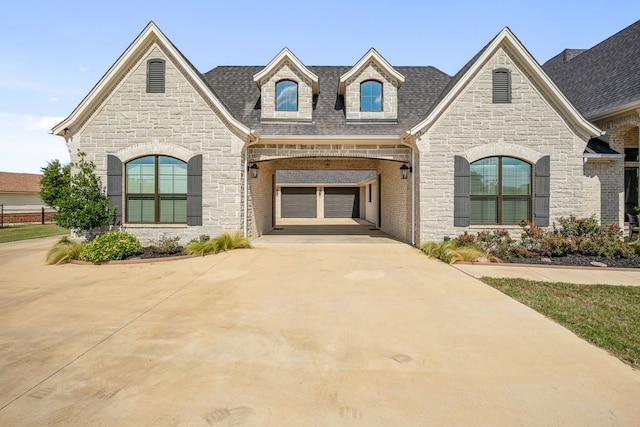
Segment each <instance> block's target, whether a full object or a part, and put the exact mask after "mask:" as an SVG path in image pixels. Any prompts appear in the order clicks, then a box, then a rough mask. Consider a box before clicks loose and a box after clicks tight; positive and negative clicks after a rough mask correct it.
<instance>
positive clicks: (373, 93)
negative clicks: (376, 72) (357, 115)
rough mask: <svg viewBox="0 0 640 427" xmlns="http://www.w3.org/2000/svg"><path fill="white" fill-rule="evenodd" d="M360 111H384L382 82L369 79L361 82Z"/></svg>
mask: <svg viewBox="0 0 640 427" xmlns="http://www.w3.org/2000/svg"><path fill="white" fill-rule="evenodd" d="M360 111H382V83H380V82H379V81H376V80H367V81H366V82H362V83H361V84H360Z"/></svg>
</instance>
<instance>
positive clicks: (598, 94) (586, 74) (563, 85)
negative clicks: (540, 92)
mask: <svg viewBox="0 0 640 427" xmlns="http://www.w3.org/2000/svg"><path fill="white" fill-rule="evenodd" d="M543 68H544V70H545V71H546V72H547V74H549V76H551V78H552V79H553V80H554V81H555V82H556V84H557V85H558V87H559V88H560V89H561V90H562V91H563V92H564V93H565V95H567V97H568V98H569V99H570V100H571V102H572V103H573V104H574V105H575V106H576V108H578V110H580V112H581V113H582V114H583V115H584V116H585V117H586V118H587V119H590V118H594V117H597V116H599V115H602V114H605V113H607V112H609V111H612V110H614V109H616V108H618V107H622V106H624V105H627V104H630V103H633V102H638V101H640V21H637V22H636V23H634V24H632V25H630V26H628V27H627V28H625V29H624V30H622V31H620V32H618V33H617V34H614V35H613V36H611V37H609V38H608V39H606V40H604V41H603V42H601V43H599V44H597V45H596V46H594V47H592V48H591V49H588V50H584V51H580V50H577V49H568V50H565V51H563V52H561V53H560V54H558V55H556V56H555V57H553V58H551V59H550V60H549V61H547V62H546V63H545V64H544V65H543Z"/></svg>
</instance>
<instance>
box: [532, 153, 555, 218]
mask: <svg viewBox="0 0 640 427" xmlns="http://www.w3.org/2000/svg"><path fill="white" fill-rule="evenodd" d="M550 177H551V158H550V157H549V156H544V157H542V158H541V159H540V160H538V163H536V168H535V197H534V199H533V224H534V225H536V226H538V227H547V226H548V225H549V195H550Z"/></svg>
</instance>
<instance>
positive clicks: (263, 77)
mask: <svg viewBox="0 0 640 427" xmlns="http://www.w3.org/2000/svg"><path fill="white" fill-rule="evenodd" d="M485 49H486V50H483V51H482V52H480V53H479V55H477V56H476V57H475V58H474V62H472V63H470V64H469V65H468V67H465V68H464V71H465V72H463V73H462V77H460V80H456V79H457V78H458V77H456V78H453V79H452V80H451V81H450V83H452V84H451V85H447V82H448V81H449V80H447V79H448V77H447V76H445V75H440V76H439V77H437V76H436V77H433V79H434V80H433V81H434V82H435V81H437V79H440V83H442V86H439V88H440V89H438V90H437V91H436V90H433V91H432V92H434V93H433V94H431V95H433V98H432V99H431V100H430V101H428V102H427V101H425V104H426V105H424V106H418V104H416V102H418V101H416V100H417V97H420V101H419V102H423V101H422V96H423V95H426V94H427V92H428V89H432V88H431V87H428V86H427V85H425V84H424V81H423V79H416V78H414V79H413V80H412V81H411V84H409V80H408V77H407V84H406V85H405V84H404V83H405V77H404V76H403V75H401V74H400V73H396V71H395V69H394V68H392V67H391V66H390V65H389V64H387V63H386V61H385V60H384V59H383V58H382V57H381V56H379V55H378V54H377V53H376V52H375V51H373V50H371V51H370V52H369V53H368V54H367V55H365V56H364V57H363V59H361V60H360V61H359V62H358V64H357V65H356V66H355V67H353V68H351V70H350V71H348V72H347V73H345V74H342V76H340V77H339V78H337V77H334V78H336V81H335V83H336V84H337V85H338V87H337V90H338V94H339V95H343V96H344V111H341V108H340V102H339V101H340V97H339V96H338V97H337V98H336V101H335V104H334V103H333V102H331V103H327V102H326V98H322V99H321V101H323V102H318V104H316V106H315V108H325V114H326V117H328V118H330V120H329V121H327V122H325V123H323V124H322V126H318V127H317V128H315V127H313V126H315V125H316V124H317V120H318V119H319V118H321V117H325V115H318V111H314V96H318V97H319V96H320V95H324V94H319V93H317V91H318V88H319V78H320V77H318V76H316V75H315V74H314V73H311V72H310V71H309V70H307V69H306V68H305V67H304V65H302V64H301V63H300V62H299V61H298V60H297V58H295V57H294V56H293V55H292V54H291V53H290V52H289V51H288V50H287V49H285V50H283V51H282V52H281V53H280V54H279V55H278V56H277V57H276V58H275V59H274V60H273V61H272V62H271V63H270V64H269V65H268V66H267V67H265V68H263V70H262V71H261V72H258V73H255V70H256V68H255V67H251V69H252V74H251V76H253V79H252V80H249V79H247V78H246V75H244V74H242V73H239V72H238V73H239V74H233V76H232V77H229V80H227V77H228V75H227V74H222V76H224V79H222V80H219V81H218V83H219V84H220V85H219V86H215V84H216V80H215V79H213V80H207V79H208V78H210V77H211V76H212V74H211V72H210V73H207V74H206V75H202V74H200V73H198V72H195V71H194V70H193V69H192V67H191V65H190V64H188V61H187V60H186V58H183V57H182V56H181V54H180V53H179V52H178V51H177V49H175V48H174V47H173V46H172V44H171V43H170V42H169V41H168V39H165V38H164V36H163V35H162V34H161V33H160V32H159V30H158V29H157V28H156V27H155V25H154V24H152V23H151V24H150V25H149V26H148V27H147V28H146V29H145V30H144V31H143V33H142V34H141V36H140V37H139V38H138V39H136V41H134V43H133V44H132V45H131V46H130V48H129V49H128V50H127V51H126V52H125V54H124V55H123V56H122V57H121V59H119V60H118V62H117V63H116V65H117V66H115V67H113V68H112V69H111V70H110V71H109V72H108V73H107V75H106V76H108V78H107V77H105V79H104V80H101V82H99V84H98V85H97V86H96V87H97V88H98V89H96V90H95V91H92V92H91V93H90V94H89V95H88V96H87V98H85V99H88V101H83V102H82V103H81V108H79V110H80V113H77V112H76V111H74V112H73V113H72V115H71V116H69V118H68V119H66V120H65V121H64V122H63V123H62V124H60V125H58V126H57V127H56V128H55V133H56V134H58V135H62V136H64V137H65V139H66V141H67V143H68V145H69V149H70V151H71V153H72V161H76V160H78V158H77V151H78V150H81V151H83V152H85V153H86V154H87V160H90V161H93V162H94V163H95V165H96V167H97V169H96V172H97V174H98V175H99V176H100V178H101V179H102V181H103V182H107V181H108V179H107V156H109V155H111V156H115V157H116V158H117V159H119V160H120V161H121V162H122V165H123V168H125V166H126V163H127V162H129V161H131V160H133V159H136V158H138V157H142V156H148V155H164V156H171V157H174V158H177V159H180V160H182V161H184V162H189V161H190V159H194V158H198V157H197V156H202V163H203V164H202V175H201V181H197V182H201V183H202V192H201V194H202V205H201V206H202V225H194V226H187V225H186V224H131V223H129V222H128V221H127V219H126V188H123V191H122V205H123V206H124V207H125V216H124V217H123V222H122V225H121V228H122V229H123V230H127V231H130V232H132V233H134V234H136V235H137V236H139V237H140V239H141V240H143V241H151V240H157V239H159V238H160V237H162V236H163V235H165V234H166V235H172V236H176V235H178V236H180V237H181V240H182V242H185V241H187V240H189V239H191V238H194V237H198V236H199V235H201V234H208V235H210V236H214V235H217V234H219V233H221V232H222V231H233V230H246V232H247V234H248V235H249V236H250V237H257V236H260V235H262V234H264V233H267V232H269V231H270V230H271V228H272V227H273V225H274V223H275V220H276V218H277V216H278V215H277V204H274V199H275V198H277V194H276V193H274V188H275V181H274V177H275V173H276V171H277V170H284V169H291V170H305V169H344V170H350V169H360V170H363V169H367V170H375V171H376V174H377V176H376V178H375V179H372V180H371V181H370V182H367V183H366V184H365V185H364V186H362V188H361V190H360V191H361V193H360V195H361V198H360V203H361V206H360V207H361V216H363V217H365V218H366V219H368V220H369V221H371V222H372V223H375V224H376V225H379V226H380V228H381V230H382V231H384V232H386V233H388V234H390V235H392V236H394V237H396V238H398V239H399V240H401V241H404V242H407V243H411V242H415V243H416V244H419V243H420V242H424V241H429V240H441V239H443V238H444V237H446V236H449V237H453V236H455V235H458V234H460V233H462V232H464V231H469V232H474V231H478V230H482V229H486V228H496V227H501V228H510V229H512V230H516V229H517V228H518V227H517V226H516V227H509V226H491V227H480V226H476V225H474V224H471V225H470V226H468V227H455V226H454V163H455V162H454V158H455V156H461V157H463V158H464V159H466V160H467V162H469V163H472V162H474V161H476V160H479V159H483V158H486V157H492V156H508V157H514V158H518V159H521V160H524V161H526V162H528V163H529V164H531V165H532V166H534V167H535V165H536V163H537V162H538V161H539V160H540V159H542V158H545V157H546V156H549V158H550V178H549V179H550V187H551V196H550V207H549V217H550V222H551V223H553V222H554V221H556V220H557V218H558V217H561V216H569V215H575V216H591V215H596V216H597V218H598V219H599V220H600V221H601V222H604V223H606V222H613V223H618V224H620V225H621V224H622V220H623V218H622V213H621V203H623V195H624V183H623V176H624V174H623V171H624V167H625V166H626V165H625V163H624V162H623V161H622V160H613V161H610V160H611V159H612V158H613V157H610V158H609V159H608V160H607V162H598V161H592V160H589V162H586V163H585V161H584V157H583V153H584V150H585V148H586V146H587V141H588V140H589V138H590V137H592V136H596V135H597V131H598V130H597V129H596V128H595V127H594V126H593V125H591V124H589V123H588V122H586V120H585V119H584V118H583V117H581V116H580V115H579V113H578V112H577V110H575V108H573V107H572V106H571V105H570V103H569V102H568V101H566V99H565V98H563V95H561V94H559V92H558V93H556V90H557V89H554V85H553V84H552V83H550V81H547V80H545V78H546V77H545V75H544V73H543V72H542V71H541V69H540V68H539V66H538V65H537V63H535V60H533V59H531V58H530V57H529V56H528V53H526V52H525V51H526V49H524V47H522V46H520V45H519V42H518V41H517V39H515V37H513V36H512V34H511V33H510V31H509V30H508V29H505V30H503V32H501V33H500V35H499V36H498V37H496V39H494V41H492V42H491V43H490V44H489V45H487V47H486V48H485ZM523 52H524V53H523ZM283 58H284V59H283ZM479 58H480V59H479ZM150 59H162V60H164V61H165V64H166V67H165V92H164V93H147V92H146V83H147V82H146V79H147V73H146V72H147V61H148V60H150ZM234 68H236V67H234ZM237 68H242V67H237ZM326 68H330V67H326ZM337 68H339V67H336V69H337ZM410 68H411V67H407V70H408V69H410ZM319 69H320V67H319ZM496 69H507V70H508V71H509V73H510V82H511V102H510V103H502V104H494V103H493V100H492V90H493V87H492V85H493V83H492V73H493V71H494V70H496ZM114 70H115V71H114ZM471 70H472V71H471ZM335 71H337V70H335ZM343 71H344V68H343V69H342V71H340V72H343ZM229 72H230V73H231V71H229ZM234 72H237V71H234ZM242 72H243V73H244V72H246V70H244V69H243V70H242ZM318 73H319V75H321V74H320V71H318ZM471 74H473V75H471ZM326 75H327V76H331V74H326ZM337 75H338V73H336V74H335V75H334V76H337ZM413 75H414V76H415V75H416V74H413ZM420 75H423V74H420ZM203 76H204V77H203ZM238 76H241V77H238ZM407 76H410V75H409V74H407ZM219 77H220V76H219ZM233 78H237V79H239V80H240V81H242V82H244V83H247V82H249V83H251V84H252V85H255V84H256V83H257V84H258V86H259V87H260V90H261V92H260V100H259V103H256V101H257V94H254V95H255V98H250V96H249V95H248V93H249V92H251V91H249V90H236V91H229V92H228V93H226V95H224V96H227V97H228V98H218V96H223V95H219V94H220V93H223V92H224V88H225V87H227V88H228V87H230V86H226V85H227V83H228V84H232V83H233V81H231V80H233ZM282 80H292V81H295V82H297V84H298V104H297V105H298V111H291V112H285V111H276V105H275V103H276V99H275V96H276V84H277V82H279V81H282ZM367 80H376V81H379V82H381V83H382V86H383V93H382V96H383V100H382V102H383V108H382V111H380V112H362V111H360V84H361V83H362V82H364V81H367ZM425 81H426V80H425ZM416 82H420V84H416ZM461 82H462V83H461ZM428 83H429V84H431V81H430V80H429V81H428ZM458 83H459V84H458ZM463 83H464V84H463ZM323 84H324V83H323ZM233 87H234V88H235V87H236V86H233ZM324 87H329V86H323V88H324ZM434 87H436V86H434ZM452 87H455V93H454V89H452ZM246 88H248V86H246ZM408 88H412V89H409V90H415V91H416V92H415V93H414V92H410V95H411V96H410V97H407V98H405V99H402V98H401V100H402V103H400V104H399V102H398V96H404V92H400V91H404V90H407V89H408ZM442 88H444V89H446V90H450V91H451V92H448V93H444V94H443V95H442V96H438V95H437V93H439V92H438V91H439V90H442ZM251 89H255V86H252V87H251ZM314 91H315V92H316V93H314ZM450 94H451V96H449V95H450ZM254 95H251V96H254ZM243 96H246V99H245V98H242V99H239V98H241V97H243ZM325 96H329V97H331V99H333V97H335V96H336V92H332V93H329V94H326V95H325ZM229 101H233V102H229ZM236 101H237V102H236ZM408 101H411V102H408ZM430 103H435V104H434V105H431V104H430ZM239 105H242V106H244V107H239ZM256 105H259V106H260V113H259V114H258V112H257V111H256V107H255V106H256ZM323 105H324V106H325V107H321V106H323ZM399 105H403V106H404V105H412V109H413V108H417V109H420V108H423V113H424V114H427V113H429V119H428V120H427V119H419V118H417V117H422V115H423V114H422V113H421V114H417V112H416V113H415V114H413V115H406V114H405V115H403V114H404V113H406V111H399ZM231 106H233V108H236V109H235V110H233V109H232V108H231ZM319 106H320V107H319ZM327 108H328V110H327ZM416 111H417V110H416ZM421 111H422V110H421ZM336 112H339V115H338V114H336ZM413 112H414V111H413V110H412V113H413ZM245 113H246V115H245V116H242V114H245ZM343 113H344V115H343ZM314 115H315V117H314ZM431 115H433V118H431ZM238 117H243V121H246V123H241V122H240V119H239V118H238ZM399 117H400V118H402V119H403V120H405V121H404V122H403V121H402V120H400V119H399ZM419 120H423V121H421V122H420V123H416V121H419ZM280 121H281V123H277V122H280ZM263 122H264V123H263ZM269 122H271V123H269ZM296 122H304V124H300V123H296ZM354 122H355V123H354ZM367 122H377V123H376V125H375V126H374V125H370V123H367ZM639 122H640V120H638V114H637V112H633V113H628V114H626V115H624V117H622V116H621V117H617V118H614V119H607V120H605V121H603V122H602V123H596V125H599V126H602V127H603V129H604V130H608V131H609V133H608V137H609V142H610V144H611V147H612V148H613V149H614V150H616V151H618V152H623V150H624V148H625V147H631V146H634V144H635V146H637V145H638V125H639V124H640V123H639ZM249 126H250V127H249ZM412 126H414V127H413V128H412ZM261 129H262V130H264V131H265V132H264V135H262V136H261V135H260V131H261ZM274 129H276V130H277V132H275V133H274V132H272V131H273V130H274ZM289 130H290V131H291V132H290V133H291V134H287V132H289ZM270 132H271V133H270ZM307 132H308V133H307ZM275 135H282V136H275ZM410 145H411V146H412V147H411V146H410ZM115 163H117V161H116V162H115ZM251 163H255V164H257V165H258V166H259V174H258V177H257V178H255V179H253V178H248V177H247V165H248V164H251ZM113 164H114V161H113V158H111V161H110V163H109V174H110V176H113V172H112V168H113V167H114V166H113ZM402 164H407V165H408V166H410V167H411V169H412V173H411V174H410V176H409V179H405V180H403V179H401V174H400V170H399V168H400V165H402ZM125 169H126V168H125ZM192 176H193V175H190V176H189V178H190V179H191V178H192ZM197 176H199V175H197ZM123 178H124V179H123V183H126V175H125V173H124V171H123ZM190 182H192V181H190ZM544 182H546V178H545V181H544ZM245 183H246V184H247V185H246V187H245ZM318 184H321V183H318ZM369 184H370V185H371V199H370V198H369ZM192 185H193V182H192ZM532 185H534V186H535V179H533V178H532ZM378 186H380V188H378ZM112 187H113V186H112ZM318 191H323V190H322V185H319V190H318ZM533 193H535V188H534V189H533V192H532V194H533ZM111 194H118V193H111ZM414 195H415V199H414ZM198 196H199V193H198V194H195V195H194V194H193V193H192V194H190V197H191V198H192V199H191V200H192V201H193V200H194V197H195V198H196V199H197V197H198ZM318 200H319V202H318V203H319V205H318V206H317V208H318V212H319V213H321V212H323V206H322V205H321V203H322V202H321V201H322V197H320V198H318ZM532 200H534V198H533V196H532ZM534 203H535V201H534V202H532V204H534ZM197 206H198V207H199V204H197ZM538 206H542V204H539V205H538ZM414 208H415V210H414ZM533 208H534V209H535V206H533ZM534 209H532V211H533V210H534ZM195 217H196V218H197V219H198V220H197V221H195V222H190V223H198V222H199V216H198V215H196V216H195ZM189 218H190V221H192V219H193V218H194V216H190V217H189ZM412 221H413V222H412ZM245 227H246V228H245ZM414 231H415V232H416V233H415V236H414ZM414 237H415V240H414Z"/></svg>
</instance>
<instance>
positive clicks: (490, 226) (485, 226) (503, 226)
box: [468, 224, 522, 230]
mask: <svg viewBox="0 0 640 427" xmlns="http://www.w3.org/2000/svg"><path fill="white" fill-rule="evenodd" d="M468 228H473V229H476V230H500V229H504V230H517V229H520V228H522V227H520V226H519V225H518V224H478V225H474V224H471V225H469V226H468Z"/></svg>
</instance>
